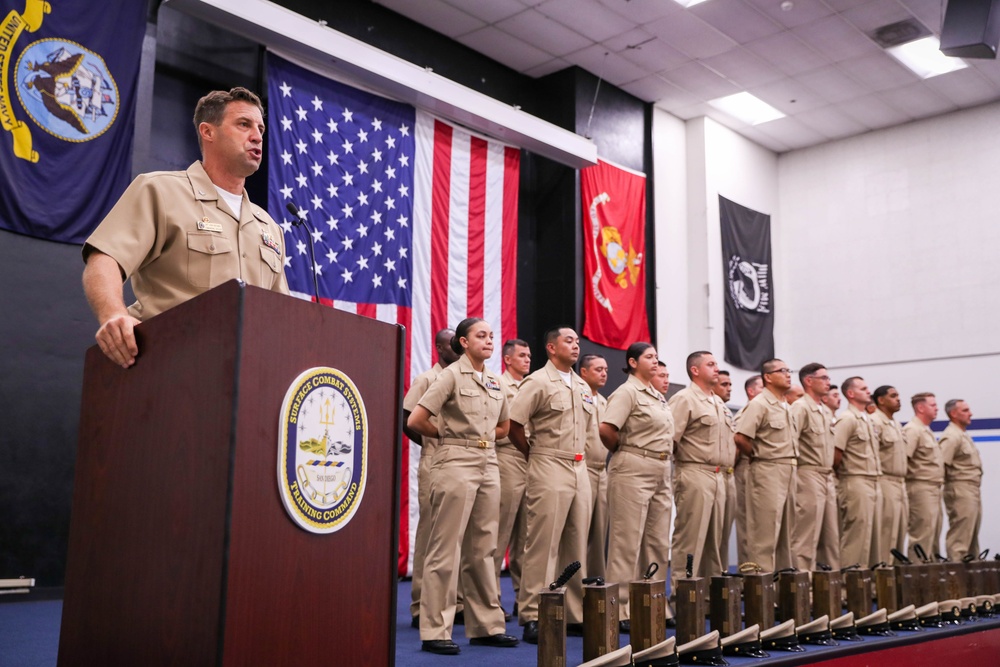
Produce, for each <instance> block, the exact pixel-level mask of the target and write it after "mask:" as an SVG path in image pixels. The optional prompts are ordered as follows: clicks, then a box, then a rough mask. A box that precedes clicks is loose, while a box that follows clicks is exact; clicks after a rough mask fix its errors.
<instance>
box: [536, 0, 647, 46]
mask: <svg viewBox="0 0 1000 667" xmlns="http://www.w3.org/2000/svg"><path fill="white" fill-rule="evenodd" d="M536 9H537V10H538V11H540V12H541V13H543V14H545V15H546V16H548V17H550V18H552V19H554V20H556V21H558V22H559V23H562V24H563V25H566V26H569V27H570V28H572V29H573V30H575V31H576V32H578V33H580V34H581V35H583V36H584V37H587V38H588V39H591V40H593V41H595V42H600V41H602V40H605V39H609V38H611V37H614V36H615V35H620V34H622V33H623V32H628V31H629V30H631V29H632V28H635V27H636V25H637V23H636V22H635V21H629V20H628V19H626V18H625V17H623V16H622V15H620V14H617V13H615V12H613V11H611V10H610V9H608V8H606V7H604V6H603V5H601V4H600V3H598V2H596V1H595V0H589V1H588V2H586V3H584V2H581V0H547V1H546V2H543V3H542V4H540V5H538V7H536Z"/></svg>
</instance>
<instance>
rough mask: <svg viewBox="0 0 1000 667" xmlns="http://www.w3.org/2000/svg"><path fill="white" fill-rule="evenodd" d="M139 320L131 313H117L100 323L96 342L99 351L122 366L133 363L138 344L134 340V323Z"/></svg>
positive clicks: (137, 322)
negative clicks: (99, 348)
mask: <svg viewBox="0 0 1000 667" xmlns="http://www.w3.org/2000/svg"><path fill="white" fill-rule="evenodd" d="M137 324H139V320H137V319H135V318H134V317H132V316H131V315H119V316H117V317H112V318H111V319H110V320H108V321H107V322H105V323H104V324H102V325H101V328H100V329H98V330H97V335H96V336H95V338H96V339H97V344H98V345H99V346H100V347H101V351H102V352H104V354H105V355H106V356H107V357H108V359H110V360H111V361H113V362H115V363H116V364H118V365H119V366H121V367H122V368H128V367H129V366H131V365H132V364H134V363H135V358H136V356H137V355H138V354H139V346H138V345H137V344H136V342H135V325H137Z"/></svg>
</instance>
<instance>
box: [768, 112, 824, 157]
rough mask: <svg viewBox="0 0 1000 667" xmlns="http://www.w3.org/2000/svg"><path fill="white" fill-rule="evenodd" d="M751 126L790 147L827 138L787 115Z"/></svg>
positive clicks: (820, 141) (806, 144)
mask: <svg viewBox="0 0 1000 667" xmlns="http://www.w3.org/2000/svg"><path fill="white" fill-rule="evenodd" d="M753 127H754V129H755V130H757V131H758V132H760V133H762V134H765V135H767V136H770V137H773V138H774V139H777V140H778V141H780V142H782V143H783V144H785V145H787V146H788V147H789V148H792V149H795V148H804V147H806V146H812V145H814V144H819V143H822V142H824V141H826V140H827V137H825V136H824V135H823V134H822V133H820V132H817V131H816V130H814V129H812V128H811V127H808V126H806V125H805V124H803V123H801V122H799V121H798V120H796V119H795V118H792V117H789V116H786V117H784V118H779V119H777V120H772V121H769V122H767V123H761V124H760V125H754V126H753Z"/></svg>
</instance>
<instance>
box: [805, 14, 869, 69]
mask: <svg viewBox="0 0 1000 667" xmlns="http://www.w3.org/2000/svg"><path fill="white" fill-rule="evenodd" d="M792 32H793V33H795V35H796V36H797V37H798V38H799V39H801V40H802V41H803V42H805V43H806V44H808V45H809V46H810V47H811V48H813V49H815V50H816V51H818V52H819V53H821V54H823V55H824V56H826V57H827V58H829V59H830V60H832V61H833V62H840V61H841V60H847V59H848V58H854V57H855V56H863V55H865V54H869V53H876V52H878V51H880V49H879V48H878V47H877V46H876V45H875V42H873V41H871V40H870V39H868V37H867V36H866V35H864V34H863V33H862V32H861V31H860V30H858V29H857V28H856V27H854V26H853V25H851V24H850V23H848V22H847V21H845V20H844V19H843V18H841V17H840V16H836V15H834V16H828V17H826V18H824V19H820V20H818V21H813V22H812V23H807V24H805V25H800V26H798V27H797V28H793V29H792Z"/></svg>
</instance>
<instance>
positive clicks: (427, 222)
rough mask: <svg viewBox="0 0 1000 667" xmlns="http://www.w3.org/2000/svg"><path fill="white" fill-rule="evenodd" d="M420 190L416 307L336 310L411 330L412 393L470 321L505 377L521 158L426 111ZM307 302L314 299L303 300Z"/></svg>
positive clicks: (408, 374) (409, 507)
mask: <svg viewBox="0 0 1000 667" xmlns="http://www.w3.org/2000/svg"><path fill="white" fill-rule="evenodd" d="M414 132H415V137H416V156H415V158H414V160H415V162H414V176H413V178H414V184H413V220H412V225H413V245H412V246H411V252H412V253H413V276H412V280H413V284H412V287H411V289H412V301H411V303H412V306H411V307H410V308H405V307H397V306H394V305H391V304H389V305H387V304H367V303H353V302H346V301H334V302H333V303H332V304H331V305H333V307H334V308H338V309H340V310H345V311H348V312H352V313H357V314H359V315H365V316H367V317H373V318H375V319H378V320H380V321H382V322H389V323H394V324H401V325H403V326H405V327H406V329H407V332H408V334H409V335H408V336H407V340H406V348H407V349H406V353H407V361H406V368H405V369H404V373H403V375H404V386H405V388H407V389H408V388H409V385H410V378H412V377H416V376H417V375H419V374H420V373H423V372H424V371H425V370H427V369H428V368H430V367H431V366H433V365H434V363H435V362H436V361H437V355H436V352H435V350H434V334H435V333H436V332H437V331H439V330H441V329H444V328H446V327H450V328H454V327H455V326H456V325H457V324H458V323H459V322H461V321H462V320H463V319H465V318H466V317H482V318H483V319H485V320H486V321H488V322H489V323H490V325H491V326H492V327H493V334H494V354H493V358H492V359H490V360H489V362H488V364H487V365H488V366H489V367H490V368H491V369H492V370H493V371H495V372H497V373H499V372H500V371H501V359H500V348H501V347H502V345H503V341H505V340H507V339H509V338H517V197H518V178H519V174H520V157H521V154H520V150H519V149H517V148H514V147H511V146H507V145H505V144H502V143H499V142H496V141H491V140H489V139H487V138H484V137H481V136H479V135H475V134H473V133H471V132H469V131H468V130H465V129H463V128H460V127H456V126H454V125H450V124H448V123H446V122H444V121H442V120H439V119H437V118H435V117H433V116H431V115H429V114H426V113H423V112H421V111H420V110H417V120H416V127H415V128H414ZM298 296H301V297H303V298H307V299H308V298H309V296H308V295H305V294H299V295H298ZM403 442H404V454H408V456H404V457H403V460H404V464H405V466H406V472H404V479H403V487H402V489H401V494H400V502H401V504H402V506H401V508H400V510H401V511H400V526H399V531H400V532H399V552H400V553H399V573H400V575H408V574H410V573H411V572H412V571H413V541H414V537H415V534H416V528H417V519H418V518H419V516H420V513H419V509H418V507H417V503H416V502H412V503H411V502H410V499H411V498H412V499H414V500H415V499H416V498H417V465H418V463H419V461H420V448H419V447H418V446H416V445H413V444H411V443H409V441H407V440H406V439H405V438H404V440H403Z"/></svg>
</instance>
